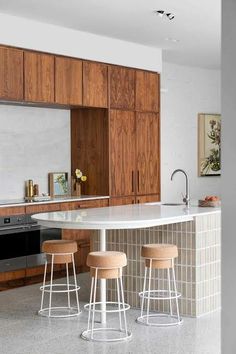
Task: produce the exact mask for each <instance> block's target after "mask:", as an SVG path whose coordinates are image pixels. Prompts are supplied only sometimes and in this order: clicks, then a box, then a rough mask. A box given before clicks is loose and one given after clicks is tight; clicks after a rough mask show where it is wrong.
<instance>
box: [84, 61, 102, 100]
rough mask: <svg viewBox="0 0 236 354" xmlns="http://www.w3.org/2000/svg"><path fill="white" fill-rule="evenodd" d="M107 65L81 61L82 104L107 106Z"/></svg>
mask: <svg viewBox="0 0 236 354" xmlns="http://www.w3.org/2000/svg"><path fill="white" fill-rule="evenodd" d="M107 96H108V67H107V65H105V64H99V63H91V62H87V61H84V62H83V105H84V106H87V107H107V106H108V99H107Z"/></svg>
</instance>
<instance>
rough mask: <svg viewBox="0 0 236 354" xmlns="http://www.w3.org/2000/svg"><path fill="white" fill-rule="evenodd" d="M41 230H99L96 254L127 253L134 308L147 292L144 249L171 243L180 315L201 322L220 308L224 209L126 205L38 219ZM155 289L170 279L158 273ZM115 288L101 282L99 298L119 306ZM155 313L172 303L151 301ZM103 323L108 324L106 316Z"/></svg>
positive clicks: (128, 291)
mask: <svg viewBox="0 0 236 354" xmlns="http://www.w3.org/2000/svg"><path fill="white" fill-rule="evenodd" d="M33 218H34V219H35V220H37V221H38V222H39V223H40V224H41V225H43V226H48V227H59V228H66V229H90V230H99V232H97V231H94V232H93V237H92V240H91V241H92V248H93V249H94V250H101V251H105V250H112V251H122V252H125V253H126V254H127V259H128V264H127V267H125V269H124V273H123V275H124V284H125V296H126V300H127V303H129V304H130V305H131V306H132V307H134V308H138V307H140V299H139V296H138V293H139V292H140V291H142V284H143V277H144V264H143V260H142V258H141V247H142V244H148V243H170V244H176V245H177V247H178V253H179V255H178V258H177V259H176V262H175V271H176V280H177V288H178V291H179V292H180V293H181V294H182V297H181V299H180V313H181V314H182V315H185V316H191V317H198V316H201V315H203V314H205V313H209V312H211V311H215V310H217V309H219V308H220V286H221V285H220V284H221V279H220V263H221V259H220V247H221V212H220V208H205V207H197V206H190V207H189V208H186V207H185V206H183V205H179V206H166V205H161V204H160V203H146V204H136V205H133V204H132V205H123V206H114V207H104V208H100V209H99V208H93V209H80V210H74V211H63V212H51V213H42V214H35V215H33ZM155 276H156V278H155V280H153V286H154V287H155V288H156V289H157V288H158V287H160V286H161V287H164V288H165V287H166V286H167V284H166V277H165V274H164V273H163V272H162V271H161V270H158V271H155ZM115 294H116V290H115V288H114V284H113V283H109V282H108V286H107V288H106V282H105V281H104V280H101V286H100V298H101V302H102V304H103V307H102V309H104V308H105V307H104V304H105V301H106V298H108V300H109V301H115ZM151 310H157V311H159V310H161V311H164V312H165V311H168V302H167V303H163V302H162V301H161V300H158V301H156V302H152V304H151ZM101 315H102V318H101V321H102V322H103V323H105V321H106V317H105V314H104V312H102V313H101Z"/></svg>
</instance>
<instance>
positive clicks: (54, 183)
mask: <svg viewBox="0 0 236 354" xmlns="http://www.w3.org/2000/svg"><path fill="white" fill-rule="evenodd" d="M49 192H50V195H51V196H66V195H67V194H68V173H67V172H54V173H49Z"/></svg>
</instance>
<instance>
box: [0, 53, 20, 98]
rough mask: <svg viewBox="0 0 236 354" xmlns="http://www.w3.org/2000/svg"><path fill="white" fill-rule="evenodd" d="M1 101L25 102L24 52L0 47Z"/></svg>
mask: <svg viewBox="0 0 236 354" xmlns="http://www.w3.org/2000/svg"><path fill="white" fill-rule="evenodd" d="M0 99H4V100H19V101H21V100H23V50H18V49H13V48H5V47H0Z"/></svg>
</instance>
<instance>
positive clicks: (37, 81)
mask: <svg viewBox="0 0 236 354" xmlns="http://www.w3.org/2000/svg"><path fill="white" fill-rule="evenodd" d="M24 73H25V76H24V77H25V80H24V81H25V100H26V101H33V102H48V103H53V102H54V56H52V55H48V54H41V53H34V52H24Z"/></svg>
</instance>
